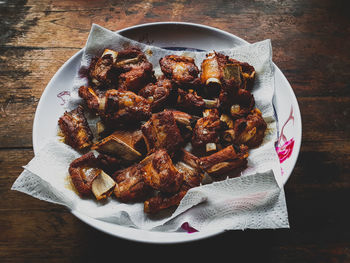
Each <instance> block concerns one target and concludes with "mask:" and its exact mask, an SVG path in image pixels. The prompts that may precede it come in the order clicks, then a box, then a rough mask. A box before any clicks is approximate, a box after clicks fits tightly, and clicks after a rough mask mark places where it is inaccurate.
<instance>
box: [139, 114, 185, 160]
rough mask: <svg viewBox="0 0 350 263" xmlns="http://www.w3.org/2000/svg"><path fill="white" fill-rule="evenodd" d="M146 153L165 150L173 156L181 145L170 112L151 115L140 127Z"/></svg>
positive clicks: (181, 142)
mask: <svg viewBox="0 0 350 263" xmlns="http://www.w3.org/2000/svg"><path fill="white" fill-rule="evenodd" d="M141 131H142V133H143V138H144V140H145V142H146V146H147V151H148V153H151V152H152V150H158V149H165V150H167V151H168V153H169V154H170V155H173V154H174V153H175V151H176V150H178V149H179V148H180V147H181V146H182V144H183V138H182V136H181V133H180V130H179V128H178V126H177V124H176V121H175V118H174V114H173V112H172V111H168V110H164V111H162V112H159V113H157V114H153V115H152V117H151V119H150V120H149V121H147V122H146V123H145V124H144V125H142V127H141Z"/></svg>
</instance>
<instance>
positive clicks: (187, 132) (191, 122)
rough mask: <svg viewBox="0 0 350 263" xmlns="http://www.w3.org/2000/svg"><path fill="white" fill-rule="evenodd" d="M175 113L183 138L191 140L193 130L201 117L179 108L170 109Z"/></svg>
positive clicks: (186, 140) (187, 140)
mask: <svg viewBox="0 0 350 263" xmlns="http://www.w3.org/2000/svg"><path fill="white" fill-rule="evenodd" d="M169 111H171V112H172V113H173V114H174V118H175V121H176V124H177V127H179V130H180V133H181V136H182V138H183V139H184V141H185V142H189V141H190V140H191V137H192V130H193V128H194V126H195V124H196V121H197V120H198V119H199V117H197V116H192V115H190V114H188V113H186V112H183V111H178V110H169Z"/></svg>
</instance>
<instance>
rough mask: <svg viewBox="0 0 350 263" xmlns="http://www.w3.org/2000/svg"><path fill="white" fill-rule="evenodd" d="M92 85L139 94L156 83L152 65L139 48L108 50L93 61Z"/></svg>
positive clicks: (90, 72) (90, 74)
mask: <svg viewBox="0 0 350 263" xmlns="http://www.w3.org/2000/svg"><path fill="white" fill-rule="evenodd" d="M89 77H90V80H91V83H92V84H93V85H95V86H97V87H107V88H115V86H116V85H115V84H116V83H118V87H119V88H120V89H123V90H131V91H134V92H138V91H139V90H140V89H141V88H143V87H144V86H145V85H146V84H148V83H150V82H152V81H154V79H155V77H154V71H153V66H152V64H151V63H150V62H149V61H148V60H147V58H146V56H145V54H144V53H143V52H142V51H141V50H139V49H138V48H130V49H125V50H122V51H120V52H117V51H114V50H110V49H106V50H105V51H104V52H103V54H102V56H101V57H99V58H95V59H93V61H92V63H91V65H90V67H89Z"/></svg>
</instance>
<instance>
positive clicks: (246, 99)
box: [220, 89, 255, 119]
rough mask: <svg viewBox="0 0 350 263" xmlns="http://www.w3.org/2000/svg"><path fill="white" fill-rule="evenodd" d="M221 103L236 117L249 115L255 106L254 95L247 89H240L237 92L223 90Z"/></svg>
mask: <svg viewBox="0 0 350 263" xmlns="http://www.w3.org/2000/svg"><path fill="white" fill-rule="evenodd" d="M220 103H221V106H222V108H223V109H224V110H225V111H227V112H230V114H231V116H232V118H234V119H237V118H242V117H244V116H247V115H248V113H249V112H251V110H253V109H254V106H255V100H254V96H253V95H252V94H251V93H250V91H248V90H245V89H239V90H238V92H237V93H236V94H230V93H227V92H221V94H220Z"/></svg>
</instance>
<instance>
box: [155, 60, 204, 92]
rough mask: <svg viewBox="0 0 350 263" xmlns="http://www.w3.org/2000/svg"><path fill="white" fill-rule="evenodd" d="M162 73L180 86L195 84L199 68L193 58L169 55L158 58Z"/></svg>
mask: <svg viewBox="0 0 350 263" xmlns="http://www.w3.org/2000/svg"><path fill="white" fill-rule="evenodd" d="M159 64H160V68H161V70H162V72H163V73H164V75H165V76H166V77H167V78H168V79H171V80H172V81H174V83H175V84H177V85H178V86H180V87H186V88H188V87H193V86H197V85H198V84H199V83H200V81H199V78H198V73H199V70H198V68H197V66H196V65H195V63H194V59H193V58H191V57H186V56H177V55H169V56H165V57H163V58H161V59H160V60H159Z"/></svg>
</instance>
